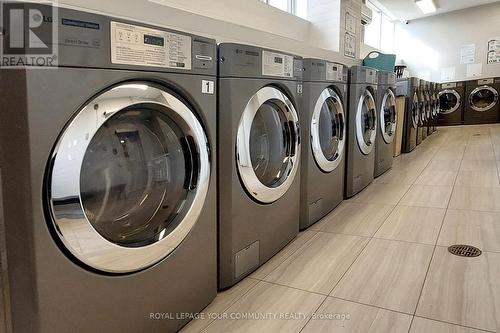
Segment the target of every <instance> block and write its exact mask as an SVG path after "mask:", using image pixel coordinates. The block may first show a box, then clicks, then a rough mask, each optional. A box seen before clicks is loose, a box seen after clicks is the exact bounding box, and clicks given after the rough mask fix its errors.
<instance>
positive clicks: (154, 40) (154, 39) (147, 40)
mask: <svg viewBox="0 0 500 333" xmlns="http://www.w3.org/2000/svg"><path fill="white" fill-rule="evenodd" d="M144 44H148V45H156V46H165V39H164V38H163V37H158V36H151V35H144Z"/></svg>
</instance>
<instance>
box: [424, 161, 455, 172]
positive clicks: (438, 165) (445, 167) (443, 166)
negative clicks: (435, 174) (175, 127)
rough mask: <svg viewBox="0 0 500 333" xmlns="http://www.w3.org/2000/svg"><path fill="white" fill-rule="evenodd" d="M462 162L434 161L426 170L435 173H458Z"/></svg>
mask: <svg viewBox="0 0 500 333" xmlns="http://www.w3.org/2000/svg"><path fill="white" fill-rule="evenodd" d="M460 163H461V160H444V161H441V160H432V161H430V162H429V164H428V165H427V168H426V170H435V171H458V169H459V168H460Z"/></svg>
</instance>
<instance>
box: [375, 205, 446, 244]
mask: <svg viewBox="0 0 500 333" xmlns="http://www.w3.org/2000/svg"><path fill="white" fill-rule="evenodd" d="M445 212H446V210H445V209H441V208H430V207H410V206H397V207H396V209H394V211H393V212H392V213H391V215H389V217H388V218H387V219H386V221H385V222H384V224H382V226H381V227H380V229H379V230H378V231H377V233H376V234H375V236H374V237H377V238H385V239H393V240H401V241H407V242H415V243H422V244H431V245H434V244H436V239H437V237H438V234H439V229H440V228H441V224H442V222H443V218H444V214H445Z"/></svg>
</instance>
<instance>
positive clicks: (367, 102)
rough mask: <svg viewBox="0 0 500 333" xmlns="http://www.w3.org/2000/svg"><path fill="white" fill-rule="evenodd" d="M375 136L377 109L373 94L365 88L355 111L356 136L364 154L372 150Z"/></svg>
mask: <svg viewBox="0 0 500 333" xmlns="http://www.w3.org/2000/svg"><path fill="white" fill-rule="evenodd" d="M376 136H377V111H376V106H375V100H374V99H373V95H372V94H371V93H370V91H369V90H368V89H366V90H365V91H364V93H363V95H362V96H361V97H360V99H359V102H358V108H357V112H356V137H357V141H358V146H359V149H360V150H361V152H362V153H363V154H364V155H368V154H370V152H371V151H372V150H373V145H374V143H375V138H376Z"/></svg>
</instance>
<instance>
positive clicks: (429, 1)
mask: <svg viewBox="0 0 500 333" xmlns="http://www.w3.org/2000/svg"><path fill="white" fill-rule="evenodd" d="M415 3H416V4H417V6H418V7H419V8H420V10H421V11H422V13H424V14H430V13H434V12H435V11H436V4H435V3H434V0H415Z"/></svg>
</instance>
